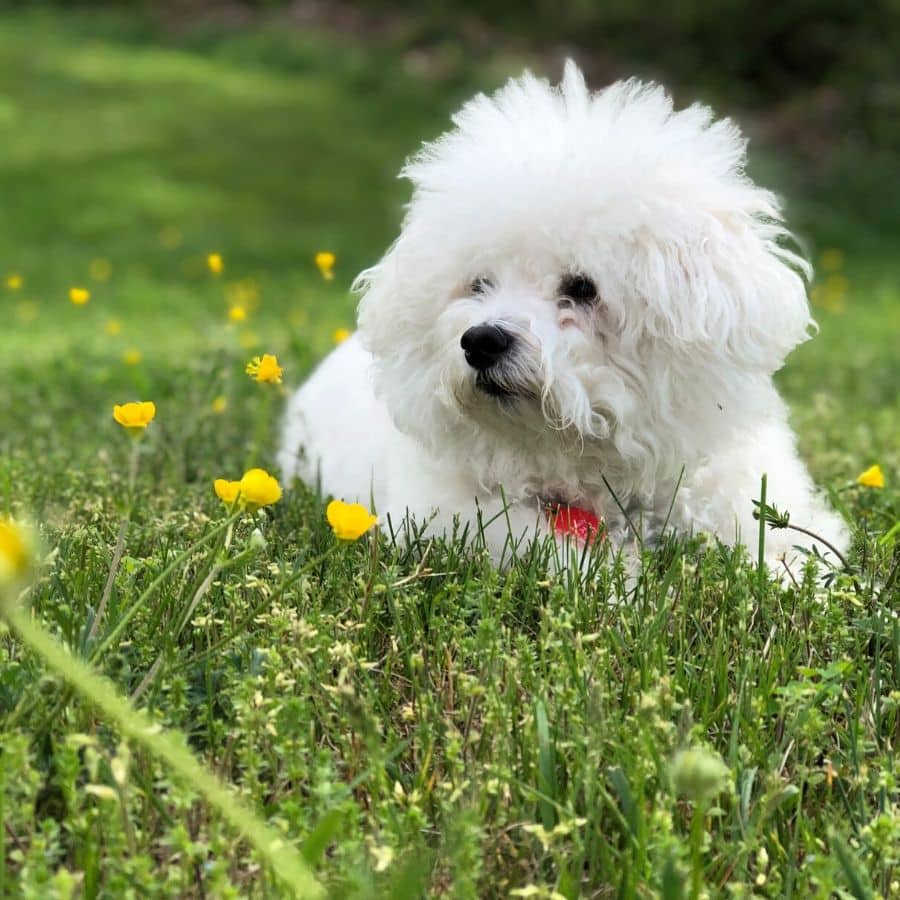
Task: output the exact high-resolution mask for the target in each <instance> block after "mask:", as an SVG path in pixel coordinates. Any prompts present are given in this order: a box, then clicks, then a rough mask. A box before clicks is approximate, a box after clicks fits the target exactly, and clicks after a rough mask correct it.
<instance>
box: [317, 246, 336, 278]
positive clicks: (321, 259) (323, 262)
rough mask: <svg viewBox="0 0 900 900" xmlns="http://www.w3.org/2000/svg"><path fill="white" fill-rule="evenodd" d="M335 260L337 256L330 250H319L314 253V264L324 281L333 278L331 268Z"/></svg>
mask: <svg viewBox="0 0 900 900" xmlns="http://www.w3.org/2000/svg"><path fill="white" fill-rule="evenodd" d="M336 262H337V257H336V256H335V255H334V254H333V253H332V252H331V251H330V250H320V251H319V252H318V253H317V254H316V266H317V267H318V269H319V271H320V272H321V273H322V277H323V278H324V279H325V280H326V281H331V279H332V278H334V271H333V269H334V264H335V263H336Z"/></svg>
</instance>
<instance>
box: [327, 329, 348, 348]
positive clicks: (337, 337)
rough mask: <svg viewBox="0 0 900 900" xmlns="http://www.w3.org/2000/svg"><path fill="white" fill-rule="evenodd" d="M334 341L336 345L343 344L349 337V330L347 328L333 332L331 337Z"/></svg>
mask: <svg viewBox="0 0 900 900" xmlns="http://www.w3.org/2000/svg"><path fill="white" fill-rule="evenodd" d="M331 337H332V338H333V339H334V342H335V343H336V344H343V343H344V341H346V340H347V338H348V337H350V329H349V328H338V329H336V330H335V332H334V334H333V335H332V336H331Z"/></svg>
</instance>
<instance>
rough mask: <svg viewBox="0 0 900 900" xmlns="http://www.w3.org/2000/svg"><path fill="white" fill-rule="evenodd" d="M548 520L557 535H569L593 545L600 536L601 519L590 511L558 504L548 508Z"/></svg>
mask: <svg viewBox="0 0 900 900" xmlns="http://www.w3.org/2000/svg"><path fill="white" fill-rule="evenodd" d="M547 520H548V521H549V522H550V527H551V528H552V529H553V530H554V531H555V532H556V533H557V534H568V535H571V536H572V537H575V538H577V539H578V540H579V541H584V542H585V543H591V542H592V541H593V540H594V539H595V538H596V537H597V535H598V534H600V519H599V518H598V517H597V516H595V515H594V513H592V512H591V511H590V510H589V509H580V508H579V507H577V506H563V505H562V504H558V505H555V506H548V507H547Z"/></svg>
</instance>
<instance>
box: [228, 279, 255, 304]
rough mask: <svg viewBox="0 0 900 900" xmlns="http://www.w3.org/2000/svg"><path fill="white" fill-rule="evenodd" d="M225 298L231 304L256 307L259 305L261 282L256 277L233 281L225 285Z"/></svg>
mask: <svg viewBox="0 0 900 900" xmlns="http://www.w3.org/2000/svg"><path fill="white" fill-rule="evenodd" d="M225 299H226V300H227V301H228V304H229V305H230V306H243V307H245V308H246V309H248V310H252V309H255V308H256V307H257V306H258V305H259V284H258V283H257V281H256V279H255V278H242V279H241V280H240V281H233V282H231V283H230V284H227V285H226V286H225Z"/></svg>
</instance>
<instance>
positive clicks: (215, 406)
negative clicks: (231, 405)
mask: <svg viewBox="0 0 900 900" xmlns="http://www.w3.org/2000/svg"><path fill="white" fill-rule="evenodd" d="M226 409H228V401H227V400H226V399H225V398H224V397H222V396H218V397H216V399H215V400H213V402H212V411H213V412H214V413H215V414H216V415H221V414H222V413H223V412H225V410H226Z"/></svg>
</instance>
